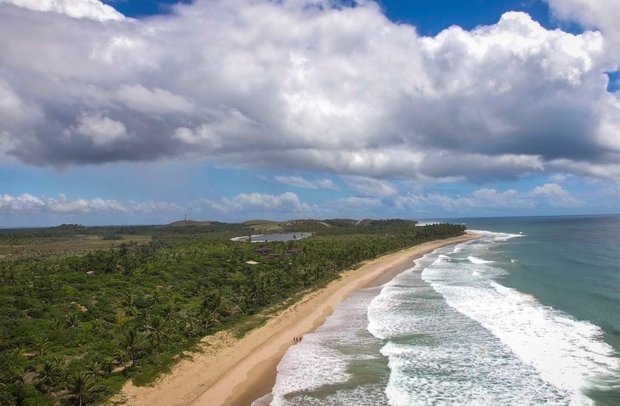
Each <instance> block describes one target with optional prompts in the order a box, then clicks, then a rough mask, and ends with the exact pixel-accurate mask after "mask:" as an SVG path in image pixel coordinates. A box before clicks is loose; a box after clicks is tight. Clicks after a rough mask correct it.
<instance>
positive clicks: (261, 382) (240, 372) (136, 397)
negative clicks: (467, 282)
mask: <svg viewBox="0 0 620 406" xmlns="http://www.w3.org/2000/svg"><path fill="white" fill-rule="evenodd" d="M474 238H477V236H475V235H472V234H468V235H464V236H461V237H455V238H448V239H445V240H439V241H433V242H429V243H424V244H420V245H417V246H415V247H412V248H409V249H406V250H402V251H399V252H396V253H393V254H388V255H385V256H383V257H380V258H378V259H376V260H373V261H371V262H368V263H366V264H365V265H363V266H362V267H360V268H358V269H356V270H353V271H347V272H345V273H343V274H342V277H341V278H340V279H338V280H336V281H333V282H332V283H330V284H329V285H328V286H327V287H325V288H323V289H321V290H318V291H316V292H312V293H309V294H308V295H306V296H304V297H303V298H302V299H301V300H300V301H299V302H297V303H296V304H294V305H292V306H291V307H289V308H288V309H286V310H283V311H282V312H280V313H278V314H276V315H275V316H274V317H272V318H271V319H270V320H269V321H268V322H267V323H266V324H265V325H263V326H261V327H259V328H257V329H255V330H253V331H252V332H250V333H248V334H247V335H246V336H245V337H243V338H242V339H240V340H237V339H234V338H233V337H232V335H231V334H230V333H227V332H220V333H218V334H216V335H214V336H210V337H206V338H205V339H204V340H203V348H204V349H205V352H204V353H199V354H196V355H194V357H193V359H191V360H182V361H181V362H179V363H178V364H177V365H176V366H175V367H174V368H173V369H172V372H171V373H170V374H167V375H165V376H163V377H162V378H160V379H159V380H158V381H157V382H156V384H155V385H154V386H152V387H136V386H134V385H133V384H131V382H129V383H127V384H126V385H125V386H124V387H123V389H122V392H121V394H120V395H119V396H118V397H116V398H115V401H121V402H123V404H127V405H130V406H160V405H161V406H180V405H193V406H203V405H204V406H207V405H208V406H217V405H233V406H234V405H249V404H250V403H251V402H252V401H253V400H255V399H257V398H259V397H261V396H262V395H264V394H266V393H269V392H270V391H271V387H272V386H273V384H274V383H275V377H276V367H277V365H278V363H279V361H280V359H281V358H282V356H283V355H284V353H285V352H286V350H287V349H288V347H289V346H290V345H292V344H293V337H297V336H303V335H304V334H305V333H308V332H310V331H313V330H315V329H316V328H317V327H318V326H320V325H321V324H322V323H323V321H324V320H325V318H326V317H327V316H328V315H329V314H330V313H331V311H332V307H333V306H334V305H335V304H337V303H339V302H341V301H342V300H344V299H345V298H346V297H347V296H348V295H349V293H350V292H352V291H353V290H355V289H360V288H363V287H368V286H373V285H379V284H381V283H385V282H386V281H389V280H390V279H391V278H393V277H394V276H395V275H396V274H397V273H399V272H402V271H403V270H405V269H408V268H410V267H411V266H412V265H413V262H412V261H413V259H415V258H417V257H420V256H422V255H424V254H426V253H428V252H431V251H433V250H435V249H437V248H439V247H442V246H445V245H449V244H455V243H458V242H463V241H467V240H471V239H474Z"/></svg>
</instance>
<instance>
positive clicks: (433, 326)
mask: <svg viewBox="0 0 620 406" xmlns="http://www.w3.org/2000/svg"><path fill="white" fill-rule="evenodd" d="M463 222H466V223H467V226H468V228H469V229H473V230H478V231H477V232H479V233H480V234H482V238H480V239H479V240H476V241H474V242H470V243H464V244H458V245H454V246H449V247H444V248H441V249H439V250H436V251H435V252H433V253H431V254H427V255H426V256H424V257H423V258H420V259H419V260H417V261H416V263H415V264H413V263H412V267H411V269H409V270H407V271H405V272H403V273H401V274H400V275H398V276H397V277H396V278H394V279H393V280H392V281H390V282H389V283H387V284H385V285H384V286H382V287H377V288H369V289H364V290H359V291H357V292H354V293H353V294H352V295H351V296H350V297H349V299H347V300H346V301H344V302H342V303H340V304H339V305H338V306H337V307H336V308H335V309H334V313H333V314H332V316H330V317H329V318H328V319H327V320H326V322H325V324H324V325H323V326H321V327H320V328H319V329H317V330H316V331H315V332H314V333H312V334H308V335H306V336H305V337H304V339H303V341H302V342H301V343H298V344H296V345H293V346H292V347H291V348H290V349H289V350H288V352H287V353H286V354H285V356H284V357H283V359H282V360H281V362H280V364H279V366H278V376H277V380H276V385H275V386H274V388H273V392H272V394H271V398H270V399H269V398H264V399H262V400H261V401H260V402H255V403H256V405H258V404H272V405H349V404H355V405H427V404H471V405H474V404H475V405H497V404H552V405H569V404H571V405H588V404H600V405H615V404H618V402H619V400H620V357H619V355H618V350H619V348H618V345H619V343H620V340H619V337H620V320H619V319H620V316H618V314H619V313H618V310H620V289H619V288H620V269H619V267H620V252H619V251H620V217H617V216H615V217H549V218H520V219H514V218H513V219H480V220H471V219H465V220H463Z"/></svg>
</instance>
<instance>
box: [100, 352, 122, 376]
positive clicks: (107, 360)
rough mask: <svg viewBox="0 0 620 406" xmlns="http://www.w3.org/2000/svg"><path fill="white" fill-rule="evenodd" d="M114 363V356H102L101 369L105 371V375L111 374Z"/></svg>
mask: <svg viewBox="0 0 620 406" xmlns="http://www.w3.org/2000/svg"><path fill="white" fill-rule="evenodd" d="M121 363H122V361H121ZM115 364H116V359H114V357H111V356H109V355H108V356H105V357H104V358H103V369H104V371H105V372H106V375H110V374H112V370H113V369H114V365H115Z"/></svg>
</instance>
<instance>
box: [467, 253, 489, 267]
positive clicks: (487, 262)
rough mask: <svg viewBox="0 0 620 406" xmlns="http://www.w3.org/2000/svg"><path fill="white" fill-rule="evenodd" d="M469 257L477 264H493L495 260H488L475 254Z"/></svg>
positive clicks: (470, 260)
mask: <svg viewBox="0 0 620 406" xmlns="http://www.w3.org/2000/svg"><path fill="white" fill-rule="evenodd" d="M467 259H468V260H469V262H471V263H472V264H476V265H480V264H492V263H493V262H494V261H487V260H486V259H482V258H478V257H474V256H473V255H470V256H468V257H467Z"/></svg>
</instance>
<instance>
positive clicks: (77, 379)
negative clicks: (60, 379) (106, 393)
mask: <svg viewBox="0 0 620 406" xmlns="http://www.w3.org/2000/svg"><path fill="white" fill-rule="evenodd" d="M68 389H69V393H70V394H71V399H72V400H73V402H74V403H75V404H77V405H78V406H84V405H86V402H87V401H88V398H90V396H91V395H92V394H93V392H94V390H95V381H94V379H93V376H92V375H90V374H88V373H86V372H80V373H77V374H74V375H71V376H70V377H69V388H68Z"/></svg>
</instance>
